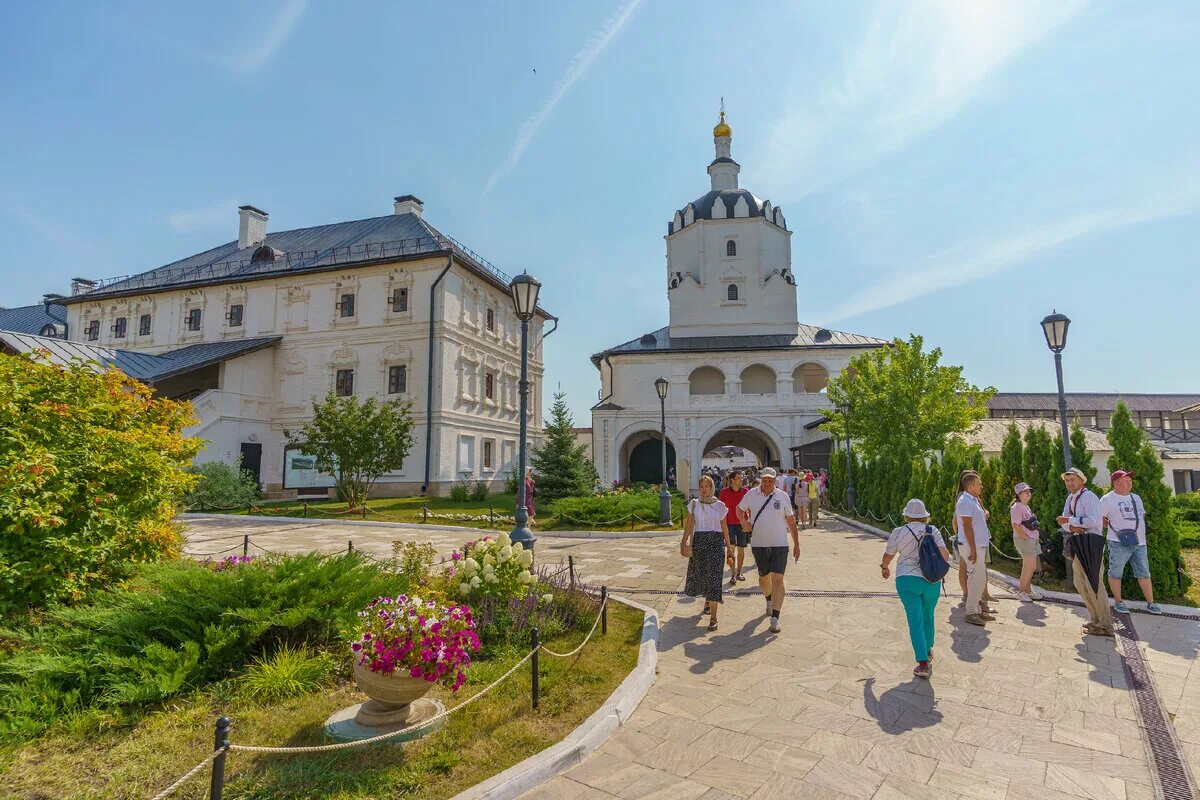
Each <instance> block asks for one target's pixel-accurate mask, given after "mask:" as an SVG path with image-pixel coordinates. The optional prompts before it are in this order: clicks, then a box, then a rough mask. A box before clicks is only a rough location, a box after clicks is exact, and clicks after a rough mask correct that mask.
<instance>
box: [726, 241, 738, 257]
mask: <svg viewBox="0 0 1200 800" xmlns="http://www.w3.org/2000/svg"><path fill="white" fill-rule="evenodd" d="M725 255H727V256H736V255H737V242H735V241H734V240H733V239H730V240H729V241H727V242H725Z"/></svg>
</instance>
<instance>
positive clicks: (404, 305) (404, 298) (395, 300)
mask: <svg viewBox="0 0 1200 800" xmlns="http://www.w3.org/2000/svg"><path fill="white" fill-rule="evenodd" d="M392 311H393V312H401V311H408V289H406V288H405V289H393V290H392Z"/></svg>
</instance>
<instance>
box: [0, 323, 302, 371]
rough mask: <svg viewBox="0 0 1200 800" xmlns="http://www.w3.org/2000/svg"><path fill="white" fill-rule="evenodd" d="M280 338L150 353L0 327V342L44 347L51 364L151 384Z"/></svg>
mask: <svg viewBox="0 0 1200 800" xmlns="http://www.w3.org/2000/svg"><path fill="white" fill-rule="evenodd" d="M282 338H283V337H282V336H259V337H256V338H252V339H239V340H237V341H228V342H206V343H204V344H193V345H189V346H187V347H181V348H178V349H177V350H168V351H166V352H164V353H158V354H154V355H151V354H150V353H141V352H137V351H135V350H114V349H112V348H109V347H99V346H97V345H91V344H84V343H82V342H68V341H63V340H62V339H51V338H49V337H46V336H32V335H29V334H24V333H18V332H14V331H4V330H0V342H3V343H4V344H6V345H8V346H9V347H11V348H12V349H13V350H16V351H17V352H18V353H29V352H32V351H35V350H45V351H47V352H48V353H49V355H50V360H51V361H53V362H54V363H58V364H68V363H70V362H72V361H77V360H78V361H87V362H91V363H94V364H95V365H96V368H97V370H106V369H108V368H109V367H116V368H117V369H119V370H120V371H121V372H124V373H125V374H126V375H128V376H129V377H131V378H135V379H137V380H139V381H142V382H144V383H155V382H157V381H161V380H165V379H166V378H170V377H173V376H175V375H180V374H182V373H184V372H191V371H192V370H195V369H201V368H203V367H207V366H211V365H213V364H218V363H220V362H222V361H227V360H229V359H231V358H235V357H236V356H244V355H247V354H248V353H253V352H254V351H256V350H261V349H263V348H264V347H270V346H272V345H274V344H275V343H276V342H278V341H279V340H280V339H282Z"/></svg>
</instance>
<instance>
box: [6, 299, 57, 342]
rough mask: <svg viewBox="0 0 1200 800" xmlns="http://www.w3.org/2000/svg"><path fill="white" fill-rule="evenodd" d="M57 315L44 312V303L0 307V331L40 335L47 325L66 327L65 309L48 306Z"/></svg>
mask: <svg viewBox="0 0 1200 800" xmlns="http://www.w3.org/2000/svg"><path fill="white" fill-rule="evenodd" d="M50 308H51V309H52V310H53V311H55V312H58V315H57V316H55V315H54V314H48V313H46V304H45V303H38V304H37V305H35V306H18V307H17V308H0V331H16V332H17V333H29V334H33V335H34V336H40V335H41V333H42V328H44V327H46V326H47V325H57V326H59V328H61V329H64V330H65V328H66V324H67V310H66V309H65V308H62V307H59V306H50Z"/></svg>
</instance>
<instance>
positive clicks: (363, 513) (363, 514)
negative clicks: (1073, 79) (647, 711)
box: [362, 500, 367, 519]
mask: <svg viewBox="0 0 1200 800" xmlns="http://www.w3.org/2000/svg"><path fill="white" fill-rule="evenodd" d="M362 518H363V519H366V518H367V501H366V500H363V504H362Z"/></svg>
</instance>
